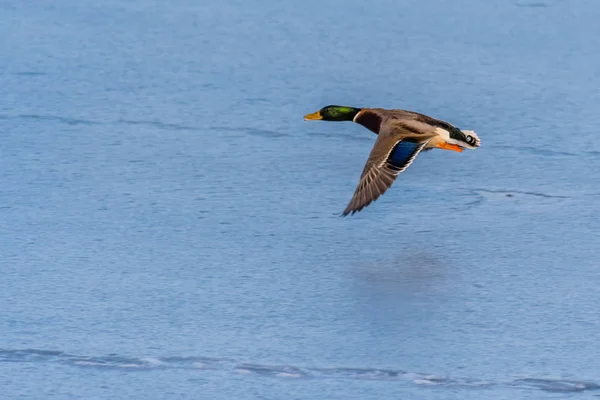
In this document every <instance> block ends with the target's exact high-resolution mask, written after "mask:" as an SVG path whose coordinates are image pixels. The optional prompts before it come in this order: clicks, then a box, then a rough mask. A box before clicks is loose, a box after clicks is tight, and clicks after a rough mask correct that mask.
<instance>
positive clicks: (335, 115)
mask: <svg viewBox="0 0 600 400" xmlns="http://www.w3.org/2000/svg"><path fill="white" fill-rule="evenodd" d="M304 119H306V120H325V121H352V122H355V123H357V124H359V125H362V126H364V127H365V128H367V129H368V130H370V131H371V132H373V133H375V134H377V135H378V137H377V140H376V141H375V144H374V146H373V149H372V150H371V154H369V158H368V159H367V163H366V165H365V168H364V170H363V173H362V175H361V178H360V180H359V183H358V186H357V188H356V190H355V192H354V195H353V197H352V199H351V200H350V203H349V204H348V206H347V207H346V209H345V210H344V212H343V213H342V214H343V215H344V216H345V215H348V214H354V213H356V212H358V211H360V210H362V209H363V208H364V207H366V206H368V205H369V204H370V203H371V202H373V201H375V200H376V199H377V198H378V197H379V196H381V195H382V194H383V193H385V191H387V189H389V187H390V186H391V185H392V184H393V182H394V181H395V179H396V177H397V176H398V175H399V174H400V173H401V172H403V171H404V170H405V169H406V168H408V167H409V166H410V164H412V162H413V161H414V159H415V158H416V157H417V155H418V154H419V153H420V152H421V151H426V150H431V149H434V148H439V149H443V150H452V151H457V152H462V151H463V150H464V149H465V148H467V149H475V148H477V147H479V145H480V143H481V142H480V140H479V137H478V136H477V134H476V133H475V132H474V131H468V130H461V129H458V128H457V127H455V126H453V125H452V124H450V123H448V122H445V121H442V120H439V119H435V118H432V117H429V116H427V115H424V114H420V113H417V112H414V111H407V110H399V109H396V110H386V109H383V108H356V107H346V106H327V107H323V108H322V109H320V110H319V111H317V112H314V113H312V114H308V115H306V116H305V117H304Z"/></svg>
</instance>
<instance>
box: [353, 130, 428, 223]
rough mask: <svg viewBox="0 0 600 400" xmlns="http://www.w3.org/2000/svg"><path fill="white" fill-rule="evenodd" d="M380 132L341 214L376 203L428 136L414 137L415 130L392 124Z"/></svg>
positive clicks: (408, 164) (424, 144)
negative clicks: (352, 193)
mask: <svg viewBox="0 0 600 400" xmlns="http://www.w3.org/2000/svg"><path fill="white" fill-rule="evenodd" d="M387 131H388V132H380V134H379V136H378V137H377V140H376V141H375V144H374V145H373V149H372V150H371V153H370V154H369V158H368V159H367V163H366V164H365V168H364V169H363V172H362V175H361V177H360V180H359V182H358V186H357V187H356V190H355V191H354V195H353V196H352V199H351V200H350V203H348V206H347V207H346V209H345V210H344V212H343V213H342V215H344V216H346V215H348V214H354V213H356V212H358V211H360V210H362V209H363V208H365V207H366V206H368V205H369V204H370V203H371V202H373V201H375V200H377V198H379V196H381V195H382V194H384V193H385V192H386V191H387V190H388V189H389V188H390V186H392V184H393V183H394V180H395V179H396V177H397V176H398V175H399V174H400V173H401V172H402V171H404V170H405V169H406V168H408V167H409V166H410V164H412V162H413V161H414V159H415V158H416V157H417V155H418V154H419V152H421V150H423V148H424V147H425V146H426V145H427V143H428V142H429V140H431V136H429V135H426V136H425V137H424V138H419V137H415V136H421V135H415V132H414V131H411V130H408V129H405V128H403V127H401V126H398V125H395V126H394V127H391V128H388V129H387Z"/></svg>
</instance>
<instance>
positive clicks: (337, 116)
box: [304, 106, 361, 121]
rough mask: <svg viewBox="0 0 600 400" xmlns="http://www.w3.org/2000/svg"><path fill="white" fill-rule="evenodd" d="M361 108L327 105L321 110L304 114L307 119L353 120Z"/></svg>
mask: <svg viewBox="0 0 600 400" xmlns="http://www.w3.org/2000/svg"><path fill="white" fill-rule="evenodd" d="M360 110H361V109H360V108H355V107H346V106H327V107H323V108H321V109H320V110H319V111H317V112H314V113H312V114H307V115H305V116H304V119H305V120H310V121H312V120H323V121H352V120H353V119H354V117H355V116H356V114H358V112H359V111H360Z"/></svg>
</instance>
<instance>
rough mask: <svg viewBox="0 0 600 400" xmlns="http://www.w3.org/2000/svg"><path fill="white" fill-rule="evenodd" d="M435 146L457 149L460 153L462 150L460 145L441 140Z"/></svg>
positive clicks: (444, 148)
mask: <svg viewBox="0 0 600 400" xmlns="http://www.w3.org/2000/svg"><path fill="white" fill-rule="evenodd" d="M437 147H438V148H440V149H443V150H452V151H458V152H459V153H462V151H463V148H462V147H460V146H458V145H455V144H450V143H446V142H441V143H440V144H438V146H437Z"/></svg>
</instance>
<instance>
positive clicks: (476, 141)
mask: <svg viewBox="0 0 600 400" xmlns="http://www.w3.org/2000/svg"><path fill="white" fill-rule="evenodd" d="M461 132H462V133H464V134H465V136H466V137H467V140H469V137H472V138H473V139H474V141H473V140H469V144H470V145H471V146H469V147H470V148H473V149H474V148H475V147H479V146H480V145H481V140H479V136H477V134H476V133H475V131H461Z"/></svg>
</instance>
